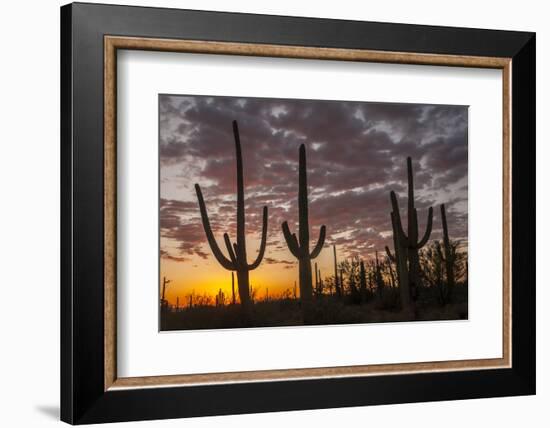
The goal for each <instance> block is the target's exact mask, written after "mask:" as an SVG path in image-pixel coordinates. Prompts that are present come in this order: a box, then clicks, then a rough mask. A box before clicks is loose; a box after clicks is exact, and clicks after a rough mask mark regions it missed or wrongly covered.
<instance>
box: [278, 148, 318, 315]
mask: <svg viewBox="0 0 550 428" xmlns="http://www.w3.org/2000/svg"><path fill="white" fill-rule="evenodd" d="M298 221H299V223H298V237H296V234H295V233H291V232H290V229H289V227H288V223H287V222H286V221H285V222H284V223H283V224H282V229H283V235H284V237H285V240H286V244H287V246H288V249H289V250H290V252H291V253H292V255H293V256H294V257H296V258H297V259H298V265H299V272H300V282H299V284H300V299H301V301H302V310H303V317H304V322H305V323H309V322H310V321H311V318H312V309H313V308H312V299H313V286H312V275H311V260H312V259H315V258H316V257H317V256H318V255H319V253H320V252H321V250H322V249H323V245H324V243H325V235H326V227H325V226H324V225H323V226H321V229H320V232H319V239H318V241H317V244H316V245H315V247H314V248H313V250H312V251H310V250H309V213H308V200H307V171H306V147H305V146H304V145H303V144H302V145H301V146H300V159H299V172H298Z"/></svg>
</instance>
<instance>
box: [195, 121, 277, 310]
mask: <svg viewBox="0 0 550 428" xmlns="http://www.w3.org/2000/svg"><path fill="white" fill-rule="evenodd" d="M233 136H234V139H235V151H236V157H237V242H235V243H233V244H232V243H231V240H230V239H229V235H228V234H227V233H224V235H223V238H224V241H225V246H226V248H227V252H228V254H229V258H227V257H226V256H225V255H224V254H223V252H222V251H221V249H220V247H219V246H218V243H217V242H216V238H215V237H214V233H213V232H212V228H211V226H210V220H209V219H208V212H207V210H206V205H205V203H204V199H203V196H202V192H201V188H200V186H199V185H198V184H195V190H196V192H197V199H198V200H199V207H200V212H201V218H202V224H203V226H204V232H205V233H206V239H207V240H208V244H209V245H210V249H211V250H212V254H213V255H214V257H215V258H216V260H217V261H218V263H219V264H220V265H222V266H223V267H224V268H225V269H227V270H230V271H236V272H237V284H238V290H239V299H240V301H241V306H242V308H243V314H244V317H245V320H248V317H249V315H250V305H251V299H250V291H249V290H250V283H249V272H250V271H251V270H254V269H256V268H257V267H258V266H259V265H260V263H261V262H262V259H263V257H264V253H265V247H266V241H267V207H266V206H264V208H263V221H262V238H261V241H260V249H259V251H258V255H257V257H256V260H255V261H254V262H253V263H250V264H249V263H248V261H247V257H246V241H245V210H244V180H243V160H242V155H241V140H240V136H239V127H238V125H237V121H236V120H234V121H233Z"/></svg>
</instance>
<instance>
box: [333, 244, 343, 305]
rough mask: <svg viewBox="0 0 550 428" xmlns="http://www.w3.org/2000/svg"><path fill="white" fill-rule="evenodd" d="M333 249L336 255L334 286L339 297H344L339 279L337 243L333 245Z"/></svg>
mask: <svg viewBox="0 0 550 428" xmlns="http://www.w3.org/2000/svg"><path fill="white" fill-rule="evenodd" d="M332 251H333V255H334V288H335V291H336V295H337V296H338V297H342V290H341V286H342V284H340V283H339V281H338V260H337V259H336V245H334V244H333V245H332Z"/></svg>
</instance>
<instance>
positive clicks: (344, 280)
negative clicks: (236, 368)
mask: <svg viewBox="0 0 550 428" xmlns="http://www.w3.org/2000/svg"><path fill="white" fill-rule="evenodd" d="M233 133H234V138H235V148H236V159H237V240H236V242H235V243H233V244H232V243H231V241H230V238H229V236H228V234H227V233H225V234H224V241H225V245H226V249H227V253H228V255H229V257H226V256H225V255H224V254H223V252H222V251H221V250H220V248H219V247H218V244H217V242H216V239H215V237H214V234H213V232H212V229H211V226H210V222H209V218H208V214H207V211H206V206H205V203H204V199H203V196H202V193H201V189H200V187H199V185H198V184H196V185H195V188H196V193H197V198H198V202H199V208H200V212H201V218H202V223H203V226H204V231H205V234H206V238H207V241H208V243H209V245H210V248H211V250H212V254H213V255H214V257H215V258H216V260H217V261H218V262H219V263H220V265H222V266H223V267H224V268H225V269H227V270H229V271H231V296H226V295H225V293H224V291H223V289H222V288H219V290H218V292H217V293H216V294H215V295H209V294H205V293H203V294H195V292H191V293H189V294H187V295H185V296H178V297H177V300H176V304H175V305H170V304H169V303H168V302H167V301H166V299H165V290H166V286H167V284H169V282H170V280H168V279H166V278H163V283H162V287H161V299H160V306H161V329H162V330H181V329H217V328H238V327H268V326H292V325H304V324H349V323H369V322H395V321H413V320H451V319H466V318H467V317H468V257H467V246H466V245H465V244H464V243H463V242H460V241H458V240H453V239H451V238H450V237H449V232H448V225H447V216H446V209H445V205H441V207H440V211H441V217H440V220H441V228H442V232H443V236H442V239H441V240H432V241H430V236H431V233H432V225H433V209H432V208H431V207H430V208H429V209H428V215H427V221H426V229H425V230H424V233H423V234H422V237H420V234H419V227H418V213H417V209H416V207H415V197H414V174H413V168H412V160H411V158H410V157H409V158H407V184H408V188H407V197H408V199H407V211H406V212H407V228H406V231H405V229H404V227H403V224H402V221H401V212H400V209H399V204H398V198H397V195H396V193H395V192H394V191H391V192H390V202H391V213H390V218H389V223H391V226H392V231H393V246H394V248H393V252H392V251H391V250H390V248H388V247H386V256H384V257H380V256H379V253H378V251H376V249H373V253H374V254H373V256H371V257H369V258H366V259H365V258H361V257H359V256H353V257H348V258H343V259H341V260H338V257H337V255H338V252H337V248H336V245H335V244H333V245H332V247H333V248H332V251H333V259H334V272H333V275H331V276H323V273H322V272H321V270H320V269H319V268H318V266H317V263H315V265H314V269H315V275H314V276H313V273H312V263H311V261H312V260H313V259H315V258H316V257H317V256H318V255H319V254H320V253H321V251H322V250H323V246H324V243H325V237H326V232H327V228H326V227H325V226H324V225H323V226H321V228H320V231H319V238H318V240H317V243H316V245H315V247H314V248H313V250H311V251H310V247H309V245H310V244H309V238H310V236H309V214H308V187H307V166H306V149H305V146H304V145H303V144H302V145H301V146H300V149H299V168H298V202H297V203H298V236H297V235H296V234H295V233H291V232H290V228H289V225H288V223H287V222H286V221H285V222H284V223H283V224H282V232H283V236H284V238H285V241H286V244H287V246H288V249H289V250H290V252H291V254H292V255H293V256H294V257H295V258H296V259H297V260H298V265H299V275H298V285H299V293H298V288H297V285H296V281H295V282H294V284H293V286H290V284H289V287H288V288H287V289H285V290H283V291H281V292H278V293H277V292H273V291H271V292H270V290H269V289H268V288H265V289H262V292H263V295H261V293H260V288H259V287H253V286H252V285H251V284H250V281H249V271H250V270H253V269H256V268H257V267H258V266H259V265H260V263H261V262H262V259H263V256H264V253H265V248H266V241H267V218H268V215H267V207H264V208H263V223H262V238H261V244H260V249H259V252H258V255H257V258H256V260H255V261H254V262H253V263H251V264H248V262H247V259H246V244H245V213H244V184H243V163H242V156H241V145H240V139H239V131H238V127H237V122H235V121H234V122H233ZM234 272H236V273H237V287H238V296H237V293H235V276H234ZM313 278H315V281H313ZM180 297H181V299H180ZM180 301H181V302H182V304H181V305H180Z"/></svg>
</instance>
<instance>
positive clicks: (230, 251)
mask: <svg viewBox="0 0 550 428" xmlns="http://www.w3.org/2000/svg"><path fill="white" fill-rule="evenodd" d="M223 240H224V241H225V246H226V248H227V252H228V254H229V258H230V259H231V262H232V263H233V265H234V266H237V256H236V253H235V252H234V251H233V246H232V245H231V240H230V239H229V235H228V234H227V233H224V234H223Z"/></svg>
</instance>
